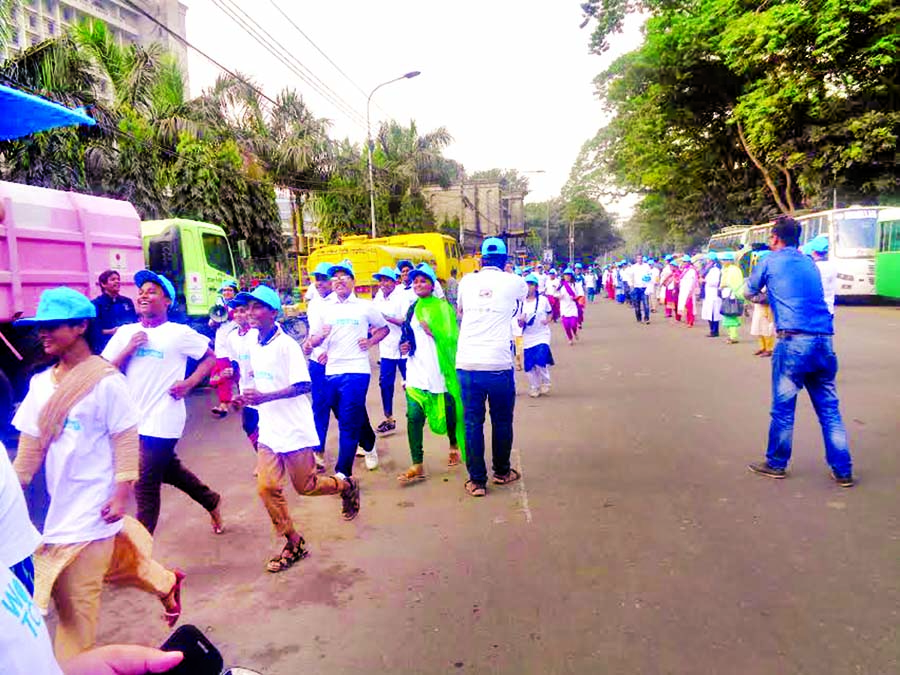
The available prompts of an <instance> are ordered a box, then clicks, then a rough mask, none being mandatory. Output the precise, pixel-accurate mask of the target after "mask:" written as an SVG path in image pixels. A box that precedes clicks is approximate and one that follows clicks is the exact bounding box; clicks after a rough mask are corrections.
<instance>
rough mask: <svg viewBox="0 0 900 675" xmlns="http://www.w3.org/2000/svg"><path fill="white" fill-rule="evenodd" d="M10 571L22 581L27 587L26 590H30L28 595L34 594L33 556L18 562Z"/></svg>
mask: <svg viewBox="0 0 900 675" xmlns="http://www.w3.org/2000/svg"><path fill="white" fill-rule="evenodd" d="M9 571H10V572H12V573H13V574H14V575H15V577H16V578H17V579H18V580H19V581H21V582H22V585H23V586H24V587H25V590H26V591H28V595H31V596H33V595H34V561H33V560H32V559H31V556H28V557H27V558H25V560H21V561H19V562H17V563H16V564H15V565H13V566H12V567H10V568H9Z"/></svg>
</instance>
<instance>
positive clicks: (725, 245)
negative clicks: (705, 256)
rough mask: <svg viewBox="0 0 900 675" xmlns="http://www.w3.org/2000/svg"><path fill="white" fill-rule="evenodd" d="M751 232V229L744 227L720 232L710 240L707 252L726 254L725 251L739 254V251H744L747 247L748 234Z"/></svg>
mask: <svg viewBox="0 0 900 675" xmlns="http://www.w3.org/2000/svg"><path fill="white" fill-rule="evenodd" d="M749 231H750V228H749V227H743V226H736V227H726V228H725V229H723V230H719V231H718V232H716V233H715V234H714V235H712V236H711V237H710V238H709V243H707V245H706V252H707V253H724V252H725V251H731V252H733V253H735V254H737V253H738V251H742V250H743V249H744V248H745V247H746V246H747V233H748V232H749Z"/></svg>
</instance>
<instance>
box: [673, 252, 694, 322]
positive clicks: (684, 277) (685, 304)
mask: <svg viewBox="0 0 900 675" xmlns="http://www.w3.org/2000/svg"><path fill="white" fill-rule="evenodd" d="M681 262H682V266H681V270H680V274H679V277H678V309H676V310H675V320H676V321H681V317H682V316H684V320H685V323H686V324H687V327H688V328H693V327H694V291H695V290H696V288H697V270H696V269H695V268H694V266H693V265H692V264H691V256H689V255H685V256H683V257H682V258H681Z"/></svg>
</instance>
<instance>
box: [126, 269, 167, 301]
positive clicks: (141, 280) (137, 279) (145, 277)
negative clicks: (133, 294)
mask: <svg viewBox="0 0 900 675" xmlns="http://www.w3.org/2000/svg"><path fill="white" fill-rule="evenodd" d="M148 281H150V282H152V283H154V284H156V285H157V286H159V287H160V288H162V289H163V293H165V294H166V297H167V298H169V300H172V301H174V300H175V287H174V286H173V285H172V282H171V281H169V280H168V279H166V278H165V277H164V276H163V275H162V274H157V273H156V272H151V271H150V270H141V271H140V272H138V273H137V274H135V275H134V285H135V286H137V287H138V288H140V287H141V286H143V285H144V284H146V283H147V282H148Z"/></svg>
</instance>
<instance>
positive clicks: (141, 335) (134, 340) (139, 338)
mask: <svg viewBox="0 0 900 675" xmlns="http://www.w3.org/2000/svg"><path fill="white" fill-rule="evenodd" d="M149 340H150V338H149V337H147V334H146V333H145V332H144V331H138V332H137V333H135V334H134V335H132V336H131V339H130V340H129V341H128V347H127V349H128V351H129V352H135V351H137V348H138V347H140V346H141V345H145V344H147V342H148V341H149Z"/></svg>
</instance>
